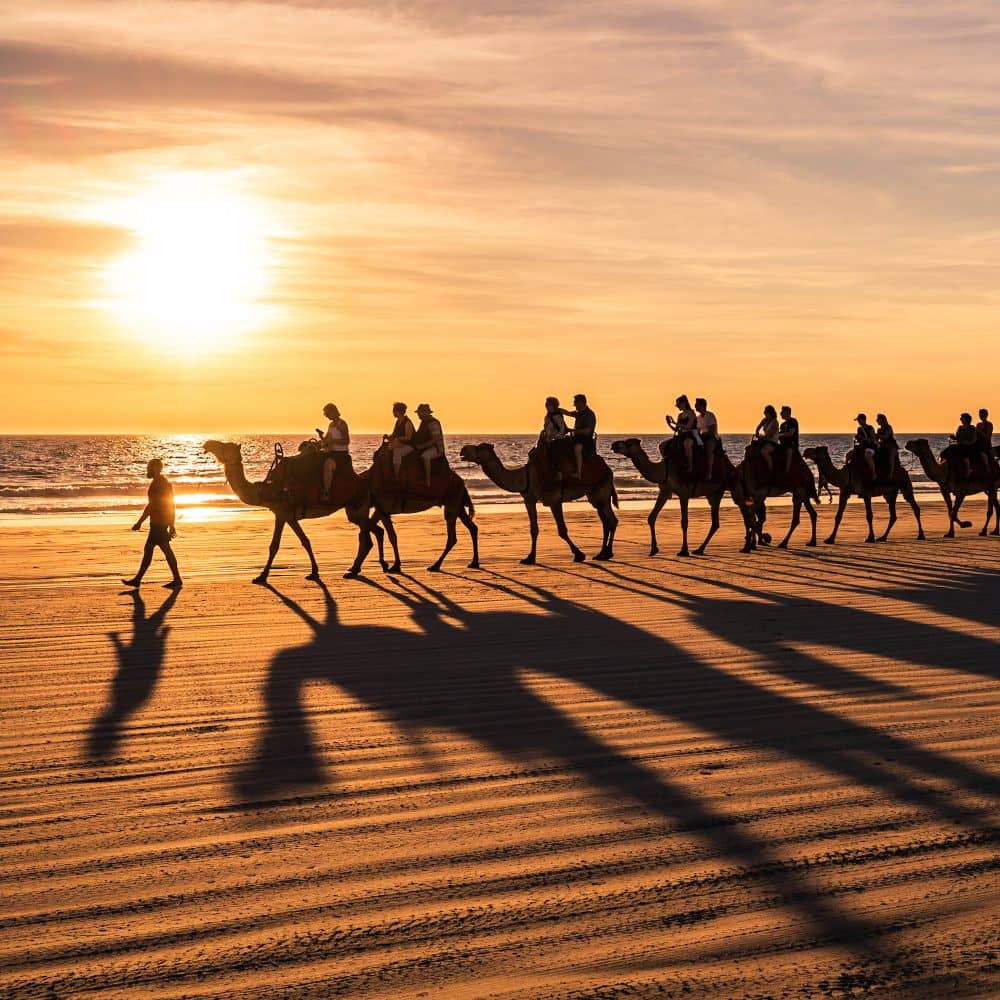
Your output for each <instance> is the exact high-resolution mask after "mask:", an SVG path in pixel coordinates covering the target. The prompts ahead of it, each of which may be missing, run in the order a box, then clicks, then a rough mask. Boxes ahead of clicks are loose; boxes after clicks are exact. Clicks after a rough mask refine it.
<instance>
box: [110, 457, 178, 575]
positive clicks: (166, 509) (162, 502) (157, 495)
mask: <svg viewBox="0 0 1000 1000" xmlns="http://www.w3.org/2000/svg"><path fill="white" fill-rule="evenodd" d="M146 476H147V477H148V478H149V479H151V480H152V482H151V483H150V484H149V492H148V502H147V504H146V507H145V509H144V510H143V512H142V515H141V517H140V518H139V520H138V521H136V522H135V524H133V525H132V530H133V531H138V530H139V529H140V528H141V527H142V523H143V521H145V520H146V518H149V534H148V535H147V536H146V547H145V548H144V549H143V550H142V562H141V563H139V572H138V573H136V574H135V576H133V577H132V579H131V580H122V583H124V584H125V586H126V587H138V586H139V584H141V583H142V578H143V577H144V576H145V575H146V570H147V569H149V564H150V563H151V562H152V561H153V550H154V549H156V548H159V549H161V550H162V551H163V556H164V558H165V559H166V560H167V565H168V566H169V567H170V572H171V573H172V574H173V577H172V579H171V580H170V583H168V584H165V586H166V587H167V588H168V589H170V590H179V589H180V588H181V587H182V586H183V583H184V581H183V580H181V574H180V570H178V568H177V557H176V556H175V555H174V550H173V549H172V548H171V547H170V540H171V539H172V538H173V537H174V536H175V535H176V534H177V529H176V528H175V527H174V488H173V486H171V485H170V480H169V479H167V477H166V476H165V475H163V463H162V462H161V461H160V460H159V459H158V458H154V459H151V460H150V462H149V464H148V465H147V466H146Z"/></svg>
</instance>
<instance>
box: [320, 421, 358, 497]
mask: <svg viewBox="0 0 1000 1000" xmlns="http://www.w3.org/2000/svg"><path fill="white" fill-rule="evenodd" d="M323 416H324V417H326V419H327V420H329V421H330V424H329V426H328V427H327V429H326V433H325V434H323V433H322V432H321V431H320V430H319V429H318V428H317V430H316V433H317V434H319V435H320V443H319V450H320V451H321V452H322V454H323V493H322V497H321V499H322V500H323V501H324V503H325V502H326V501H327V500H329V499H330V484H331V483H332V482H333V474H334V473H335V472H336V471H337V470H338V469H339V470H340V472H341V473H342V474H343V473H344V472H347V471H348V470H349V469H350V468H351V432H350V431H349V430H348V429H347V421H346V420H344V419H343V418H342V417H341V415H340V410H339V409H337V407H336V406H335V405H334V404H333V403H327V404H326V406H324V407H323Z"/></svg>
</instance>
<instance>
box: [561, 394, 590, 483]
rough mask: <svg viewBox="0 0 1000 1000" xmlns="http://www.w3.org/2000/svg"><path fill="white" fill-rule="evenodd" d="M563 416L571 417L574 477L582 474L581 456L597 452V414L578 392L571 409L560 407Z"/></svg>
mask: <svg viewBox="0 0 1000 1000" xmlns="http://www.w3.org/2000/svg"><path fill="white" fill-rule="evenodd" d="M559 413H561V414H562V415H563V416H564V417H572V418H573V434H572V437H571V438H570V440H571V441H572V442H573V457H574V459H575V460H576V473H575V475H576V478H577V479H579V478H580V477H581V476H582V475H583V456H584V455H585V454H586V455H588V456H592V455H596V454H597V414H596V413H594V411H593V410H592V409H591V408H590V407H589V406H588V405H587V397H586V396H585V395H584V394H583V393H582V392H578V393H577V394H576V395H575V396H574V397H573V409H572V410H563V409H560V410H559Z"/></svg>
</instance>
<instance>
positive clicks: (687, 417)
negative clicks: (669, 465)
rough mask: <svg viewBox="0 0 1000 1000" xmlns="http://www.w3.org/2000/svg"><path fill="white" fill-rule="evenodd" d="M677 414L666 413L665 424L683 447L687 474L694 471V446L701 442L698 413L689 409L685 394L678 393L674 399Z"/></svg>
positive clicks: (689, 404) (689, 405)
mask: <svg viewBox="0 0 1000 1000" xmlns="http://www.w3.org/2000/svg"><path fill="white" fill-rule="evenodd" d="M674 406H676V407H677V416H676V417H672V416H670V414H669V413H668V414H667V426H668V427H669V428H670V429H671V430H672V431H673V432H674V437H675V438H676V439H677V440H678V441H680V443H681V447H682V448H683V449H684V460H685V461H686V462H687V471H688V475H691V474H692V473H693V472H694V446H695V445H696V444H701V435H700V434H699V433H698V414H697V413H695V412H694V410H693V409H691V403H690V402H689V401H688V398H687V396H685V395H680V396H678V397H677V398H676V399H675V400H674Z"/></svg>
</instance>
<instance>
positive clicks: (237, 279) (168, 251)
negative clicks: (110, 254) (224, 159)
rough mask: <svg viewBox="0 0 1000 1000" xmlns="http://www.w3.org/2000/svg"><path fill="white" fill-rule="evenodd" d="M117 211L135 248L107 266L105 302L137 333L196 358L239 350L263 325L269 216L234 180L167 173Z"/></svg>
mask: <svg viewBox="0 0 1000 1000" xmlns="http://www.w3.org/2000/svg"><path fill="white" fill-rule="evenodd" d="M114 215H115V216H117V221H119V222H120V224H123V225H125V226H127V227H128V228H129V229H130V230H131V231H132V232H133V234H134V238H135V247H134V249H132V250H130V251H129V252H127V253H126V254H124V255H123V256H122V257H119V258H118V259H117V260H115V261H113V262H112V263H111V264H110V265H109V266H108V268H107V270H106V272H105V279H106V291H107V298H106V299H105V300H104V301H105V304H106V306H107V308H108V309H109V310H110V312H111V313H112V314H113V315H114V316H115V318H116V319H117V320H118V321H119V322H120V323H122V324H123V325H124V326H125V327H126V328H127V329H128V331H129V333H130V334H132V335H134V336H137V337H139V338H141V339H144V340H147V341H150V342H153V343H155V344H157V345H158V346H160V347H162V348H164V349H165V350H168V351H178V352H180V353H183V354H186V355H192V354H201V353H204V352H206V351H213V350H221V349H225V348H227V347H232V346H234V345H235V343H237V342H238V341H239V339H240V337H241V336H242V335H245V334H246V333H248V332H250V331H252V330H254V329H255V328H257V327H259V326H260V325H261V324H262V323H263V322H264V321H265V319H266V316H267V307H266V304H265V302H264V295H265V292H266V290H267V277H268V271H269V264H270V253H269V248H268V240H267V226H266V220H265V218H264V212H263V209H262V207H261V206H260V204H259V203H257V202H256V201H255V200H254V199H253V198H252V197H250V196H248V195H247V194H246V193H244V192H243V191H242V190H241V188H240V187H239V186H238V184H237V183H236V182H235V181H234V180H233V179H232V178H230V177H227V176H224V175H210V174H202V173H185V174H173V175H170V176H168V177H163V178H160V179H159V180H158V181H157V182H155V183H154V184H152V185H151V186H150V187H149V188H148V189H146V190H145V191H144V192H143V193H142V194H141V195H139V196H137V197H134V198H130V199H128V200H127V201H125V202H123V203H121V204H120V205H119V206H118V207H117V209H116V210H115V212H114Z"/></svg>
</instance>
